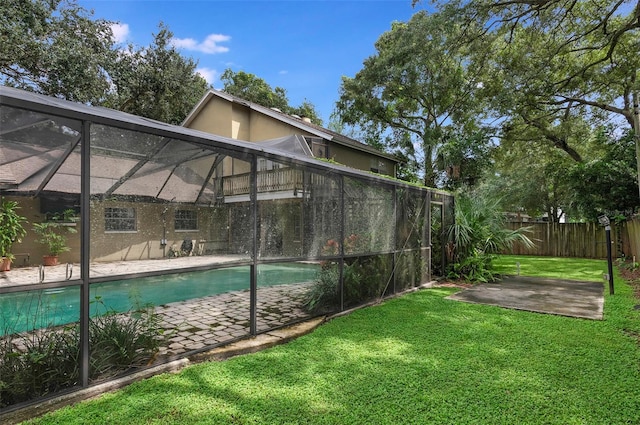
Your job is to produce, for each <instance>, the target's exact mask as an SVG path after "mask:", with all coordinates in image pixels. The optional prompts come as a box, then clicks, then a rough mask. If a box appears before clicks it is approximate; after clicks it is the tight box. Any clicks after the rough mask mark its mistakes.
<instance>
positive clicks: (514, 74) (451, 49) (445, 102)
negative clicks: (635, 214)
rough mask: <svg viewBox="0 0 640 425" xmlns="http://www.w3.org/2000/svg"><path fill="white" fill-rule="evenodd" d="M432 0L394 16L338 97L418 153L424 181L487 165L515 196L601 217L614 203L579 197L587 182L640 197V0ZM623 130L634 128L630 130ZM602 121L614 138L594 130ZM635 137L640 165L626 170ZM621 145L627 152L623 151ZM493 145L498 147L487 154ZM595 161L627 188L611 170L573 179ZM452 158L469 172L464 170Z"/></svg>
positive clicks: (538, 206)
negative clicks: (404, 17)
mask: <svg viewBox="0 0 640 425" xmlns="http://www.w3.org/2000/svg"><path fill="white" fill-rule="evenodd" d="M413 3H414V4H416V3H419V2H418V1H414V2H413ZM431 4H432V5H433V6H435V12H433V13H428V12H426V11H419V12H417V13H416V14H415V15H414V16H413V17H412V18H411V19H410V20H409V21H408V22H406V23H394V24H393V25H392V28H391V30H390V31H388V32H387V33H384V34H383V35H381V36H380V38H379V40H378V41H377V42H376V45H375V47H376V54H375V55H374V56H371V57H369V58H367V59H366V60H365V62H364V64H363V68H362V70H361V71H359V72H358V73H357V74H356V75H355V77H353V78H349V77H344V78H343V83H342V87H341V93H340V94H341V95H340V99H339V100H338V102H337V105H336V109H337V113H338V116H339V117H340V119H341V120H342V122H343V123H346V124H349V125H356V126H359V127H360V128H361V129H362V131H363V132H364V133H365V134H370V135H376V136H378V138H379V140H382V141H387V142H386V143H385V147H386V148H387V149H388V150H390V151H394V150H398V149H399V150H400V151H401V152H402V153H403V154H404V155H405V156H406V157H407V158H409V159H413V160H415V161H417V162H418V163H419V164H420V165H421V169H420V172H421V173H423V175H424V181H425V183H427V184H431V183H436V184H438V185H440V186H441V187H447V188H455V187H457V186H456V184H459V183H461V182H466V183H467V184H469V183H471V184H476V183H477V182H478V181H480V180H481V179H485V178H488V179H489V180H488V183H490V184H489V186H491V187H493V189H494V190H505V191H507V192H509V196H508V197H507V199H508V198H509V197H510V196H511V195H514V196H517V197H519V199H515V198H512V199H511V201H510V204H511V205H512V207H513V208H521V209H526V210H528V211H531V212H532V213H540V214H542V213H548V214H549V216H550V217H555V218H556V219H557V218H558V217H559V215H560V214H562V211H571V212H572V214H575V215H574V217H577V216H583V217H593V214H594V213H593V211H594V210H595V209H598V208H599V209H603V208H605V206H604V205H603V203H602V202H595V201H594V202H591V203H590V204H589V205H590V206H587V205H582V206H579V205H580V203H579V202H578V197H579V196H580V195H579V194H580V193H581V194H582V195H584V197H589V196H590V195H589V194H587V192H589V191H591V194H592V195H593V194H594V192H595V191H597V190H604V189H603V188H604V187H608V188H609V189H610V193H613V192H615V193H617V195H616V196H617V197H618V198H619V199H624V200H625V201H624V202H623V203H622V204H620V205H618V203H617V202H610V203H609V204H610V205H613V204H615V205H617V206H616V207H615V208H624V209H625V210H626V211H633V209H634V208H636V209H637V208H638V207H639V206H640V202H639V201H638V197H637V196H633V195H630V194H629V193H628V188H629V184H631V185H635V187H636V194H638V193H639V189H640V118H639V117H640V107H639V106H635V107H634V105H638V103H639V102H640V78H639V77H640V54H639V52H640V50H639V47H638V46H640V2H639V1H638V0H633V1H631V0H619V1H612V0H603V1H601V0H543V1H531V0H514V1H502V0H480V1H475V0H474V1H467V0H456V1H435V2H431ZM603 129H606V130H603ZM627 130H630V131H631V133H630V134H631V135H632V136H627V137H622V134H627V133H626V132H627ZM603 131H605V132H606V133H607V134H609V136H607V138H606V139H607V140H608V141H609V142H607V143H604V142H602V143H596V142H594V140H598V137H599V136H598V134H601V133H602V132H603ZM478 134H484V135H485V136H484V140H485V141H486V143H485V142H483V138H482V137H481V138H478V137H475V136H474V135H478ZM629 137H631V139H629ZM634 137H635V139H634ZM629 140H632V141H633V140H635V143H633V142H629ZM471 142H473V143H471ZM470 143H471V144H470ZM487 143H488V144H487ZM630 143H631V145H633V146H635V159H634V158H631V159H632V160H634V161H635V167H634V168H635V175H630V174H629V173H628V170H629V168H628V166H629V162H628V161H629V157H628V155H630V153H629V152H630V150H629V144H630ZM494 145H497V146H499V147H498V148H497V149H495V154H491V153H490V151H492V150H493V149H492V148H491V147H492V146H494ZM595 145H597V149H593V148H594V146H595ZM620 145H624V146H626V148H625V149H623V150H622V151H624V152H625V155H627V156H625V159H624V160H622V159H617V160H615V161H614V160H613V158H621V155H622V154H621V151H620V149H619V148H620ZM483 152H489V155H494V156H493V157H490V158H491V159H489V160H488V161H485V162H483V161H480V162H478V159H482V158H486V155H485V154H484V153H483ZM481 153H482V154H481ZM607 161H614V162H615V164H617V165H616V166H615V167H614V168H615V169H613V168H611V167H605V166H604V164H605V163H606V162H607ZM623 163H624V166H622V164H623ZM465 164H466V167H465ZM474 164H476V165H479V167H477V168H474V167H473V165H474ZM609 165H612V164H611V163H610V164H609ZM465 168H466V170H467V172H468V174H467V175H466V176H465V175H464V173H463V170H464V169H465ZM478 168H480V169H482V168H484V169H485V171H486V172H485V173H484V177H482V174H483V173H482V172H480V173H477V171H478ZM596 169H598V170H600V171H601V172H605V171H606V172H607V173H609V174H610V175H612V176H615V178H614V179H616V180H618V186H617V188H616V189H617V190H615V191H614V190H613V189H612V188H611V186H610V183H611V181H609V182H604V181H601V180H602V179H600V183H602V184H600V183H598V184H592V185H583V186H582V187H580V185H576V184H572V183H574V182H572V179H578V178H582V179H583V180H582V181H584V179H586V178H587V174H585V173H592V174H591V176H592V177H593V173H594V172H595V170H596ZM445 170H447V171H448V172H447V173H445V174H443V171H445ZM451 172H453V173H454V174H455V173H460V176H459V177H458V182H456V181H455V180H454V179H451V178H450V177H451ZM438 173H440V174H438ZM430 174H431V175H430ZM456 175H457V174H456ZM479 176H481V177H479ZM534 176H535V177H534ZM454 177H455V176H454ZM514 188H519V189H520V190H517V191H514ZM622 188H624V190H623V191H624V195H623V194H622V193H618V190H622ZM611 196H612V195H611V194H609V195H607V196H605V198H607V197H608V198H610V197H611ZM592 198H593V197H592ZM623 204H624V205H623ZM534 205H535V206H534ZM630 205H635V206H634V207H630Z"/></svg>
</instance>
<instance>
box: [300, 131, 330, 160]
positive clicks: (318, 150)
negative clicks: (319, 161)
mask: <svg viewBox="0 0 640 425" xmlns="http://www.w3.org/2000/svg"><path fill="white" fill-rule="evenodd" d="M305 140H306V141H307V144H308V145H309V147H310V148H311V152H313V156H315V157H316V158H329V144H328V142H327V141H326V140H324V139H322V138H320V137H308V136H305Z"/></svg>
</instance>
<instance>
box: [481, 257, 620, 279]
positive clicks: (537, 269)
mask: <svg viewBox="0 0 640 425" xmlns="http://www.w3.org/2000/svg"><path fill="white" fill-rule="evenodd" d="M516 263H520V274H521V275H523V276H537V277H553V278H559V279H569V280H583V281H596V282H604V280H603V277H602V275H603V274H604V273H607V262H606V261H602V260H591V259H585V258H558V257H530V256H525V255H502V256H500V257H498V258H497V259H496V260H494V262H493V264H494V265H495V269H496V272H498V273H500V274H507V275H516V274H518V267H517V264H516Z"/></svg>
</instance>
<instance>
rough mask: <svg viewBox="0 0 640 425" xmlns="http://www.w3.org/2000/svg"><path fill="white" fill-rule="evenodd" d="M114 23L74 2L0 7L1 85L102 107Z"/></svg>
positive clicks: (45, 0)
mask: <svg viewBox="0 0 640 425" xmlns="http://www.w3.org/2000/svg"><path fill="white" fill-rule="evenodd" d="M110 24H111V23H110V22H108V21H105V20H102V19H96V20H94V19H92V18H91V14H90V13H88V12H87V11H86V10H84V9H83V8H81V7H79V6H78V5H77V4H76V3H75V2H73V1H63V0H3V1H2V2H0V28H1V31H0V81H1V82H2V84H4V85H9V86H13V87H18V88H22V89H26V90H30V91H34V92H37V93H42V94H47V95H51V96H56V97H62V98H65V99H68V100H73V101H79V102H87V103H92V104H99V103H100V102H101V101H102V100H104V98H105V94H106V92H107V91H108V90H109V78H108V72H109V68H110V66H111V64H112V63H113V60H114V57H115V51H114V49H113V44H114V40H113V34H112V32H111V27H110Z"/></svg>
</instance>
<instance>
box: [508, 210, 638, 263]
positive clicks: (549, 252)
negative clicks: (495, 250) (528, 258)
mask: <svg viewBox="0 0 640 425" xmlns="http://www.w3.org/2000/svg"><path fill="white" fill-rule="evenodd" d="M507 224H508V227H509V228H510V229H512V230H513V229H517V228H519V227H523V226H526V227H530V228H531V230H532V233H530V234H529V235H528V236H529V238H530V239H531V240H533V241H534V242H535V244H536V246H535V248H533V249H526V248H524V247H523V246H522V245H521V244H516V245H515V246H514V249H513V250H512V251H510V252H508V253H509V254H517V255H542V256H553V257H576V258H607V242H606V233H605V229H604V227H602V226H600V225H599V224H595V223H507ZM611 242H612V246H611V248H612V255H613V257H614V258H617V257H620V256H621V255H622V254H624V255H625V256H626V257H627V258H631V257H633V256H635V257H636V261H638V259H640V217H636V218H635V219H633V220H628V221H626V222H625V223H622V224H620V225H612V226H611ZM505 254H507V252H505Z"/></svg>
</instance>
